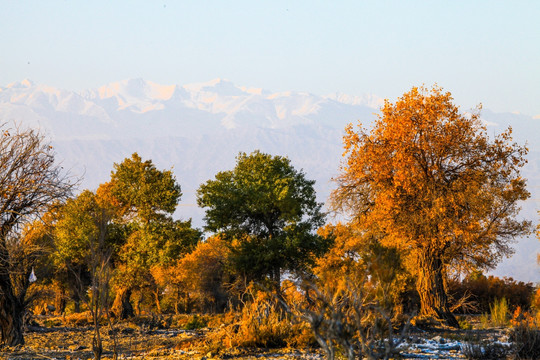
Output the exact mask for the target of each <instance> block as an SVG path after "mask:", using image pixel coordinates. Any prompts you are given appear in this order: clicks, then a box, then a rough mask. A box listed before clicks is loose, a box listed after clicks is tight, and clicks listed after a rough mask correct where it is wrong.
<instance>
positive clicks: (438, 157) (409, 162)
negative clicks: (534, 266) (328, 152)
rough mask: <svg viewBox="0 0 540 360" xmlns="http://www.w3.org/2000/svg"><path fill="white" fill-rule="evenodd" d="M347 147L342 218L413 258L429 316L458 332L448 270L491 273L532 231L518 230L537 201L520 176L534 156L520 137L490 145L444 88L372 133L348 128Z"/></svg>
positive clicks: (405, 106)
mask: <svg viewBox="0 0 540 360" xmlns="http://www.w3.org/2000/svg"><path fill="white" fill-rule="evenodd" d="M344 143H345V154H344V155H345V156H347V159H346V162H345V164H344V166H343V168H342V173H341V175H340V176H339V178H338V179H337V181H338V184H339V187H338V189H337V190H336V191H335V192H334V193H333V203H334V205H335V207H336V209H337V210H343V211H345V212H347V213H348V214H349V215H350V217H351V219H352V224H353V225H354V226H357V227H358V229H359V230H358V231H359V232H360V233H372V234H377V235H378V241H380V242H381V243H382V244H384V245H386V246H392V247H397V248H399V249H401V250H402V251H403V253H404V254H407V255H408V268H409V269H410V271H411V272H412V273H414V274H415V275H416V277H417V279H418V280H417V289H418V292H419V294H420V296H421V300H422V312H423V313H424V314H426V315H434V316H436V317H443V318H445V319H446V320H447V321H448V322H452V324H453V325H457V321H455V319H453V318H452V316H451V314H450V313H449V310H448V307H447V300H446V293H445V286H444V283H445V278H446V273H447V271H448V269H449V268H451V267H453V266H456V265H459V266H460V267H462V268H466V267H468V266H477V267H492V266H494V265H495V264H496V263H497V262H498V261H499V260H500V258H501V256H503V255H506V254H509V253H510V252H511V249H510V247H509V241H510V240H511V239H512V238H513V237H514V236H517V235H521V234H523V233H526V232H527V231H528V229H529V226H530V224H529V223H528V222H522V221H517V220H515V216H516V215H517V213H518V211H519V207H518V206H517V202H518V201H520V200H525V199H527V198H528V197H529V193H528V192H527V190H526V189H525V179H523V178H521V176H520V169H521V167H522V166H523V165H524V164H525V163H526V160H525V159H524V156H525V155H526V153H527V149H526V148H525V147H522V146H519V145H517V144H515V143H512V137H511V129H508V130H507V131H505V132H503V133H502V134H500V135H499V136H497V137H495V138H494V139H493V140H490V139H489V137H488V135H487V133H486V129H485V126H484V125H483V124H482V122H481V120H480V115H479V113H478V112H476V113H473V114H470V115H462V114H460V113H459V111H458V108H457V107H456V106H455V105H454V104H453V103H452V97H451V94H450V93H448V92H446V93H445V92H443V91H442V89H440V88H438V87H433V88H432V89H431V91H428V90H427V89H425V88H416V87H415V88H412V90H411V91H410V92H408V93H406V94H404V95H403V97H401V98H400V99H398V101H396V103H390V102H389V101H386V102H385V104H384V106H383V108H382V109H381V115H379V118H378V120H377V121H376V122H375V125H374V127H373V129H371V131H370V132H367V131H366V130H365V129H362V128H359V130H358V132H355V131H354V130H353V127H352V126H348V127H347V128H346V135H345V137H344Z"/></svg>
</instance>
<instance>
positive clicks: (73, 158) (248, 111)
mask: <svg viewBox="0 0 540 360" xmlns="http://www.w3.org/2000/svg"><path fill="white" fill-rule="evenodd" d="M382 103H383V100H382V99H381V98H379V97H377V96H374V95H366V96H351V95H347V94H330V95H325V96H319V95H315V94H310V93H306V92H294V91H288V92H279V93H274V92H271V91H269V90H265V89H260V88H250V87H241V86H236V85H235V84H234V83H232V82H231V81H228V80H223V79H215V80H212V81H209V82H206V83H198V84H188V85H160V84H156V83H153V82H150V81H145V80H142V79H131V80H123V81H119V82H114V83H110V84H108V85H105V86H102V87H100V88H98V89H89V90H85V91H81V92H74V91H68V90H62V89H56V88H53V87H50V86H47V85H42V84H35V83H33V82H32V81H30V80H23V81H21V82H16V83H12V84H9V85H7V86H0V123H2V122H6V121H17V122H22V123H23V124H24V125H27V126H32V127H39V128H40V129H42V130H43V132H44V133H45V134H46V135H47V136H48V137H49V138H50V139H51V140H52V142H53V145H54V147H55V149H56V151H57V155H58V156H57V157H58V159H59V160H60V161H62V164H63V166H64V167H65V168H67V169H70V170H71V172H72V173H73V174H74V175H76V176H84V180H83V183H82V186H83V188H90V189H95V188H96V187H97V186H98V184H99V183H101V182H104V181H107V180H108V178H109V175H110V171H111V170H112V166H113V163H115V162H116V163H118V162H121V161H122V160H123V159H124V158H125V157H127V156H129V155H130V154H131V153H133V152H135V151H136V152H138V153H139V154H140V155H141V156H142V157H143V158H145V159H152V160H153V161H154V163H155V164H156V165H157V166H158V167H159V168H167V169H169V168H171V167H172V168H173V171H174V172H175V174H176V176H177V179H178V181H179V183H180V184H181V186H182V192H183V194H184V195H183V197H182V203H181V206H180V207H179V208H178V210H177V213H176V215H177V216H179V217H183V218H189V217H192V218H193V219H194V223H195V224H196V225H197V226H201V225H202V224H203V220H202V218H203V215H204V213H203V211H202V210H201V209H198V208H197V207H196V206H195V191H196V189H197V188H198V186H199V184H201V183H202V182H204V181H206V180H208V179H210V178H212V177H213V176H214V175H215V173H216V172H217V171H220V170H225V169H230V168H232V167H233V166H234V163H235V156H236V155H237V154H238V152H240V151H244V152H248V153H249V152H251V151H253V150H255V149H260V150H261V151H264V152H268V153H272V154H276V155H284V156H288V157H289V158H290V159H291V161H292V162H293V165H294V166H295V167H297V168H302V169H303V170H304V171H305V172H306V175H307V177H308V178H311V179H314V180H316V181H317V183H316V189H317V192H318V196H319V200H320V201H323V202H324V201H325V200H326V199H327V197H328V195H329V193H330V191H331V189H332V188H333V187H334V185H333V184H332V182H331V178H332V177H334V176H336V175H337V174H338V171H339V165H340V161H341V159H342V152H343V150H342V142H341V139H342V136H343V129H344V128H345V126H346V125H347V124H348V123H351V122H352V123H356V122H357V121H358V120H361V121H362V124H364V125H366V126H369V125H370V123H371V122H372V121H373V119H374V118H375V115H374V114H375V113H377V112H378V109H379V107H380V106H381V105H382ZM482 117H483V119H484V120H485V121H486V124H487V126H488V131H489V132H490V134H491V133H498V132H500V131H502V130H504V129H505V128H506V127H508V126H509V125H510V126H512V128H513V130H514V137H515V140H516V141H518V142H519V143H524V142H525V141H527V143H528V147H529V149H530V155H529V164H528V165H527V167H526V168H525V170H524V176H526V177H527V178H528V179H529V190H530V191H531V193H532V200H530V201H527V202H526V203H525V204H524V205H523V212H522V214H523V216H524V217H527V218H529V219H530V220H532V221H533V222H534V223H537V222H538V215H537V211H538V204H539V202H538V201H539V200H540V139H538V138H537V135H538V134H540V119H533V118H531V117H527V116H524V115H516V114H509V113H505V114H498V113H493V112H491V111H489V110H484V111H483V112H482ZM539 245H540V243H539V242H538V241H537V240H536V239H534V237H531V238H529V239H520V240H519V244H518V245H517V247H516V248H517V251H516V255H515V256H514V257H513V258H511V259H509V260H506V261H505V262H503V263H502V264H501V266H499V268H498V269H497V271H496V273H497V274H499V275H508V276H513V277H515V278H518V279H521V280H527V281H531V280H534V281H537V280H540V270H538V269H537V267H536V253H538V252H539V251H540V246H539Z"/></svg>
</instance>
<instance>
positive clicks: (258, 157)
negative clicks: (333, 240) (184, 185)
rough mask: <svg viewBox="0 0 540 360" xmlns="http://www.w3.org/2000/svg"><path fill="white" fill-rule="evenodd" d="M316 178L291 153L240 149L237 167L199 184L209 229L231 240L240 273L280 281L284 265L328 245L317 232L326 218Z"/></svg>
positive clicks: (301, 262) (296, 265) (294, 265)
mask: <svg viewBox="0 0 540 360" xmlns="http://www.w3.org/2000/svg"><path fill="white" fill-rule="evenodd" d="M314 183H315V182H314V181H312V180H307V179H306V178H305V175H304V173H303V172H302V171H297V170H296V169H294V167H293V166H292V165H291V163H290V160H289V159H287V158H284V157H280V156H272V155H269V154H264V153H261V152H259V151H255V152H253V153H251V154H249V155H247V154H245V153H240V154H239V155H238V157H237V163H236V166H235V168H234V169H233V170H230V171H222V172H219V173H218V174H216V177H215V180H208V181H207V182H206V183H205V184H202V185H201V186H200V188H199V190H198V191H197V203H198V204H199V206H201V207H203V208H206V216H205V220H206V230H209V231H212V232H216V233H220V234H222V235H223V236H224V237H225V238H226V239H228V240H229V242H230V244H231V247H232V252H233V255H232V256H233V258H234V261H233V262H234V264H235V265H234V266H235V267H236V269H237V270H238V271H239V272H240V273H242V274H244V275H248V274H249V276H248V277H251V278H255V279H262V278H264V277H268V278H270V279H272V280H273V281H275V282H276V283H279V281H280V273H281V271H282V270H298V269H301V268H303V267H304V266H305V265H307V264H309V263H310V262H312V260H313V259H314V257H315V256H316V255H319V254H321V253H322V252H324V251H325V250H326V247H327V242H328V241H327V240H325V239H324V238H322V237H320V236H318V235H317V234H315V233H314V231H315V230H316V229H317V228H318V227H319V226H321V225H322V224H323V222H324V214H323V213H322V212H321V206H322V205H321V204H320V203H318V202H317V200H316V194H315V190H314V188H313V185H314Z"/></svg>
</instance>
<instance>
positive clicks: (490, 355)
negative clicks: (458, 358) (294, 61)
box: [461, 342, 510, 360]
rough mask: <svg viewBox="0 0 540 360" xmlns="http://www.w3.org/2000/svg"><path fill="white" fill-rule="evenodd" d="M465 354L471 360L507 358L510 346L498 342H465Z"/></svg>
mask: <svg viewBox="0 0 540 360" xmlns="http://www.w3.org/2000/svg"><path fill="white" fill-rule="evenodd" d="M461 352H462V353H463V355H464V356H465V357H466V358H467V359H469V360H500V359H506V357H507V356H508V354H509V353H510V348H509V347H508V346H505V345H503V344H500V343H496V342H491V343H490V342H483V343H480V344H465V345H463V346H462V348H461Z"/></svg>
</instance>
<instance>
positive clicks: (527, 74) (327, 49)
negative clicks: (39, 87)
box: [0, 0, 540, 116]
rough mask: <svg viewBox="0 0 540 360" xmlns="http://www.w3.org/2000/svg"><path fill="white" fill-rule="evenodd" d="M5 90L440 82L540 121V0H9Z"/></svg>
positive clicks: (468, 101) (469, 98)
mask: <svg viewBox="0 0 540 360" xmlns="http://www.w3.org/2000/svg"><path fill="white" fill-rule="evenodd" d="M0 69H1V71H0V86H5V85H7V84H8V83H10V82H13V81H19V80H22V79H24V78H30V79H32V80H34V81H36V82H38V83H45V84H48V85H52V86H56V87H60V88H65V89H69V90H81V89H85V88H94V87H98V86H101V85H104V84H106V83H108V82H112V81H117V80H122V79H127V78H136V77H142V78H144V79H145V80H150V81H154V82H157V83H162V84H175V83H177V84H186V83H193V82H204V81H208V80H211V79H213V78H217V77H220V78H226V79H229V80H231V81H233V82H234V83H235V84H237V85H245V86H251V87H263V88H266V89H269V90H272V91H284V90H297V91H308V92H312V93H315V94H320V95H322V94H327V93H331V92H337V91H339V92H343V93H347V94H351V95H361V94H364V93H372V94H375V95H378V96H381V97H385V98H390V99H392V100H393V99H395V98H396V97H397V96H399V95H401V94H402V93H403V92H405V91H407V90H409V89H410V88H411V87H412V86H413V85H421V84H423V83H424V84H426V85H429V86H430V85H431V84H433V83H435V82H437V83H438V84H439V85H441V86H442V87H444V88H445V89H446V90H449V91H451V92H452V93H453V94H454V98H455V101H456V103H457V104H458V105H460V106H461V107H462V108H464V109H468V108H470V107H472V106H474V105H475V104H477V103H479V102H482V103H483V104H484V108H488V109H492V110H494V111H498V112H503V111H504V112H505V111H519V112H521V113H524V114H527V115H532V116H535V115H540V1H532V0H531V1H470V0H469V1H450V0H447V1H314V0H309V1H253V0H250V1H232V0H231V1H202V0H201V1H50V0H47V1H43V0H39V1H28V0H18V1H11V0H0Z"/></svg>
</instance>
